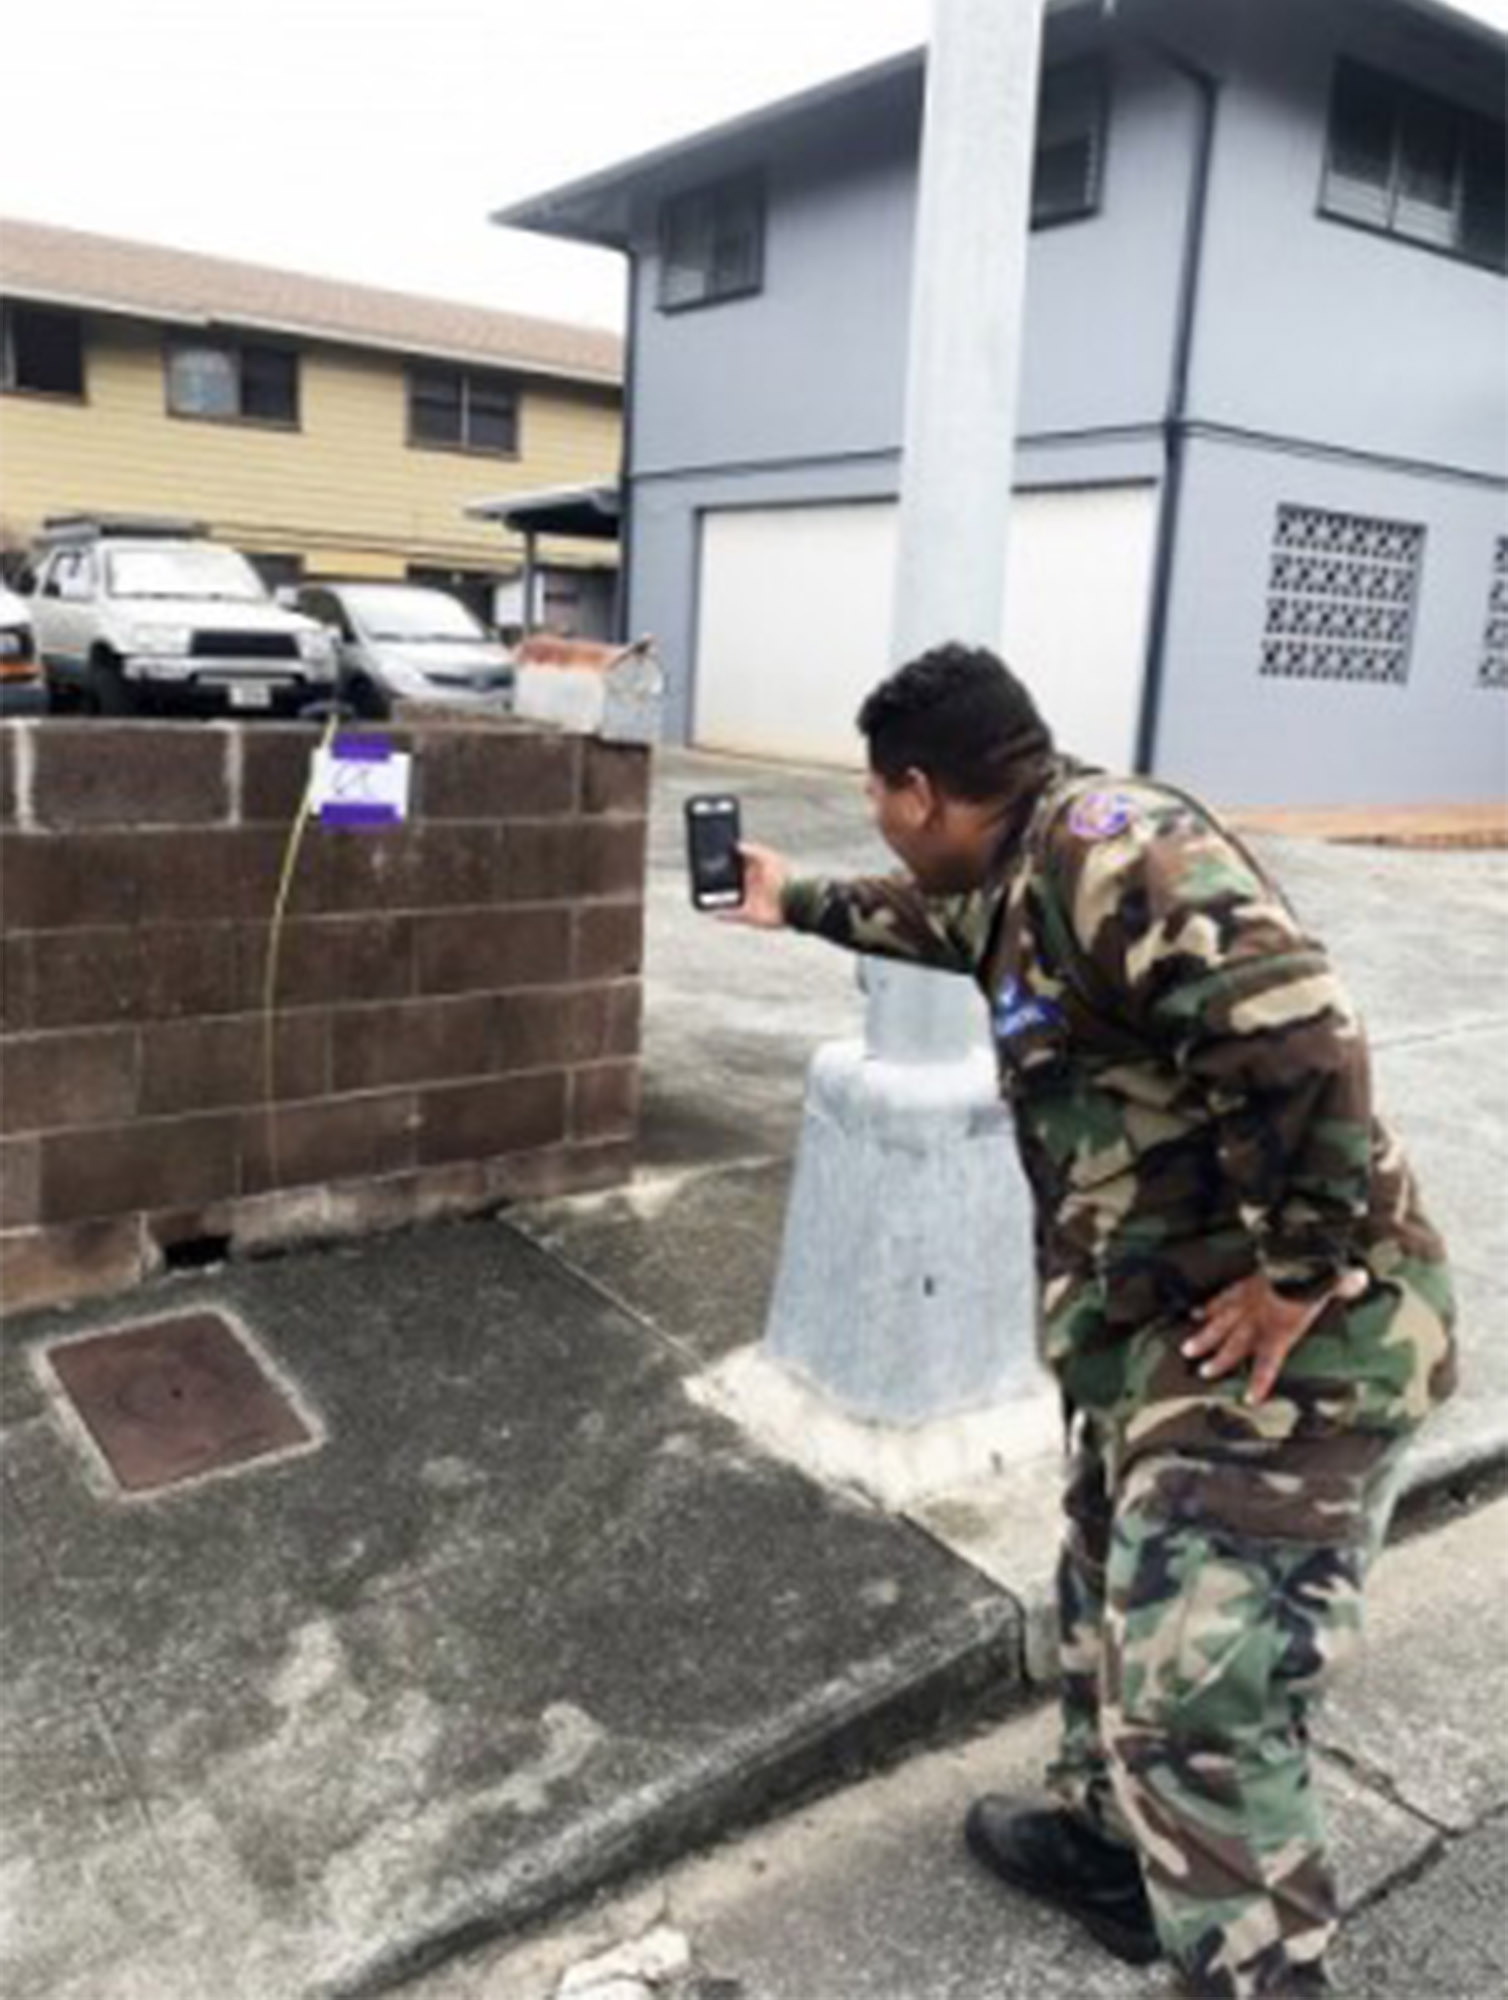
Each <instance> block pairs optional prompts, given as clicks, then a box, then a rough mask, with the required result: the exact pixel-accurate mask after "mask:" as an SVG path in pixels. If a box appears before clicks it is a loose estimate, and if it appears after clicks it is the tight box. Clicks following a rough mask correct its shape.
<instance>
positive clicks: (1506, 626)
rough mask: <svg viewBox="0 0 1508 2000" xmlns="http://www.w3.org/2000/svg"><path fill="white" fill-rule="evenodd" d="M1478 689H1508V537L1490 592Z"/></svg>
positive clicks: (1497, 556)
mask: <svg viewBox="0 0 1508 2000" xmlns="http://www.w3.org/2000/svg"><path fill="white" fill-rule="evenodd" d="M1477 685H1478V687H1488V688H1504V689H1508V535H1499V536H1498V538H1497V547H1496V549H1495V550H1494V551H1493V558H1492V582H1491V583H1490V584H1489V585H1488V589H1487V625H1486V629H1485V630H1484V632H1483V634H1482V660H1481V664H1480V666H1479V667H1478V668H1477Z"/></svg>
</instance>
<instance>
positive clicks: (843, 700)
mask: <svg viewBox="0 0 1508 2000" xmlns="http://www.w3.org/2000/svg"><path fill="white" fill-rule="evenodd" d="M1156 514H1157V490H1156V488H1155V487H1153V486H1108V487H1075V488H1072V489H1068V490H1064V491H1061V492H1054V493H1023V494H1019V495H1018V496H1017V498H1016V502H1015V505H1014V508H1013V510H1012V516H1011V550H1010V579H1009V583H1008V586H1007V592H1006V607H1007V608H1006V648H1005V649H1006V653H1007V656H1008V658H1009V659H1010V661H1011V664H1012V666H1013V667H1014V668H1015V669H1016V671H1017V672H1018V673H1019V674H1020V675H1021V676H1022V678H1023V679H1024V680H1026V681H1027V682H1028V684H1029V685H1030V687H1031V688H1032V691H1033V693H1034V694H1035V695H1036V698H1037V700H1038V702H1039V704H1040V705H1041V708H1042V711H1043V713H1044V715H1045V716H1046V717H1047V719H1048V721H1049V722H1050V723H1051V725H1052V727H1053V729H1054V731H1055V732H1056V734H1057V736H1058V740H1059V741H1060V742H1061V743H1062V744H1063V746H1064V748H1065V749H1071V750H1073V751H1074V752H1075V753H1076V754H1078V755H1079V756H1083V757H1088V758H1090V759H1092V760H1094V761H1095V762H1099V763H1104V764H1108V765H1111V766H1114V767H1119V768H1124V767H1126V766H1127V765H1129V763H1130V761H1131V757H1132V754H1133V752H1134V749H1135V742H1136V719H1137V713H1138V709H1139V706H1140V700H1141V681H1142V664H1143V657H1144V648H1145V644H1146V618H1147V606H1148V601H1149V596H1150V587H1151V569H1152V550H1153V540H1154V534H1155V529H1156ZM895 520H896V509H895V505H894V503H893V502H891V501H866V502H856V503H842V504H822V505H816V506H800V507H759V508H730V509H726V510H721V511H717V512H712V513H708V514H705V515H704V516H703V517H702V533H701V558H700V561H701V574H700V579H699V598H698V603H699V611H698V625H697V654H696V681H695V696H694V707H693V716H692V729H693V738H694V740H695V742H696V743H698V744H699V745H700V746H701V747H703V748H704V749H709V750H732V751H737V752H741V753H743V754H745V755H749V756H763V757H776V758H789V759H793V760H797V761H811V762H814V763H831V764H846V765H857V764H859V763H860V762H861V761H862V745H861V743H860V740H859V738H858V737H857V735H856V734H855V731H854V714H855V712H856V710H857V709H858V706H859V703H860V702H861V701H862V700H863V698H864V695H865V694H866V693H867V692H868V690H869V689H870V688H871V687H872V686H873V685H874V683H875V681H876V680H878V679H879V677H880V676H881V674H882V673H883V672H884V670H885V664H886V661H887V659H888V657H889V643H890V596H891V572H892V568H893V565H894V561H895ZM939 636H942V635H939Z"/></svg>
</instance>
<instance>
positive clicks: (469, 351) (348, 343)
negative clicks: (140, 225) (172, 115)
mask: <svg viewBox="0 0 1508 2000" xmlns="http://www.w3.org/2000/svg"><path fill="white" fill-rule="evenodd" d="M0 296H4V297H5V298H8V299H23V300H26V301H28V302H29V303H31V304H34V305H46V306H58V307H61V308H63V309H64V310H66V311H69V312H88V313H100V314H103V315H105V316H107V317H109V318H111V319H137V320H149V321H153V322H155V323H158V324H161V325H163V326H177V327H189V328H197V329H200V330H202V331H206V332H208V331H212V330H215V329H220V330H233V329H238V328H239V329H245V330H247V331H250V332H252V333H269V334H280V335H283V336H284V337H285V338H291V339H298V340H310V341H319V342H321V343H322V344H324V345H325V346H328V347H354V348H359V349H370V350H372V351H373V352H375V353H380V354H400V355H413V356H414V357H415V358H416V359H419V360H423V361H451V362H458V363H463V364H465V365H466V366H468V367H474V368H499V369H502V370H504V371H505V372H509V373H512V374H515V375H530V376H535V377H538V378H541V379H543V380H546V381H552V382H580V383H584V384H587V385H589V386H590V387H592V388H603V389H621V388H622V386H623V374H622V370H621V369H600V368H585V367H582V368H573V367H567V366H566V365H565V364H564V363H562V362H558V361H553V362H552V361H534V360H530V359H529V358H528V357H527V356H524V355H512V354H500V353H499V352H498V350H497V349H496V348H474V347H463V346H457V345H449V346H447V345H445V344H444V343H441V342H428V341H415V340H394V339H391V338H389V337H387V336H384V335H382V334H367V333H356V332H347V331H345V330H344V329H341V328H338V327H329V326H321V325H320V324H319V323H318V322H317V321H312V320H300V319H291V318H285V317H283V316H281V315H272V316H269V315H267V314H264V313H237V312H190V311H188V310H187V309H185V308H182V307H174V306H163V305H154V304H152V303H151V302H150V301H147V300H140V299H118V298H108V297H102V296H100V295H99V294H98V293H84V292H70V291H68V290H66V289H65V288H62V287H58V286H52V285H43V284H38V283H36V282H35V281H28V280H26V279H22V280H21V281H19V282H14V281H12V280H10V279H8V278H6V277H4V276H3V274H0Z"/></svg>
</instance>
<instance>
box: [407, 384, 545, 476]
mask: <svg viewBox="0 0 1508 2000" xmlns="http://www.w3.org/2000/svg"><path fill="white" fill-rule="evenodd" d="M408 441H409V443H410V444H412V445H427V446H432V447H434V448H435V449H437V450H441V451H479V452H487V453H489V454H490V455H491V456H492V457H494V458H516V457H517V456H518V388H517V385H516V384H515V383H514V382H513V381H512V380H511V379H510V378H509V377H508V376H506V375H492V374H488V373H486V372H485V371H484V370H482V369H479V368H438V367H417V368H411V369H410V370H409V376H408Z"/></svg>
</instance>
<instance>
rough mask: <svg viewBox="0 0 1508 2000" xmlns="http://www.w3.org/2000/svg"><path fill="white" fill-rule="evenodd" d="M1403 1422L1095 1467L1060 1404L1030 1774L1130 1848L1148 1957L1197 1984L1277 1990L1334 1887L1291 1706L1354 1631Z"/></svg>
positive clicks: (1311, 1941)
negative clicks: (1151, 1931) (1053, 1540)
mask: <svg viewBox="0 0 1508 2000" xmlns="http://www.w3.org/2000/svg"><path fill="white" fill-rule="evenodd" d="M1402 1453H1403V1441H1401V1440H1398V1439H1392V1438H1387V1437H1379V1436H1375V1435H1365V1434H1358V1433H1340V1434H1337V1435H1336V1436H1335V1437H1334V1438H1332V1439H1320V1440H1315V1439H1309V1440H1304V1441H1303V1442H1295V1441H1288V1442H1284V1443H1280V1444H1262V1443H1255V1442H1254V1443H1252V1444H1249V1445H1242V1446H1239V1447H1233V1448H1231V1449H1229V1450H1227V1449H1226V1448H1224V1447H1222V1448H1221V1450H1220V1451H1219V1453H1218V1454H1215V1453H1211V1454H1208V1455H1206V1454H1202V1453H1197V1452H1188V1451H1177V1452H1162V1453H1157V1454H1152V1455H1149V1456H1148V1457H1146V1458H1143V1459H1139V1460H1137V1461H1135V1462H1134V1463H1133V1464H1132V1465H1131V1466H1130V1467H1129V1468H1128V1469H1127V1470H1126V1471H1125V1472H1124V1474H1119V1473H1118V1472H1117V1469H1116V1466H1115V1451H1114V1440H1113V1437H1112V1435H1111V1434H1110V1433H1109V1432H1108V1430H1107V1429H1106V1427H1104V1426H1102V1425H1100V1424H1097V1423H1096V1422H1094V1421H1093V1420H1091V1419H1087V1418H1085V1417H1082V1416H1081V1417H1080V1418H1079V1419H1078V1437H1077V1441H1076V1448H1075V1451H1074V1454H1073V1458H1072V1462H1071V1466H1070V1471H1069V1479H1068V1487H1067V1492H1066V1495H1065V1511H1066V1514H1067V1532H1066V1536H1065V1540H1064V1545H1063V1551H1062V1556H1061V1559H1060V1563H1059V1573H1058V1611H1059V1628H1060V1647H1061V1664H1062V1674H1063V1681H1062V1696H1061V1700H1062V1742H1061V1747H1060V1754H1059V1756H1058V1759H1057V1761H1056V1762H1055V1763H1054V1765H1053V1766H1052V1768H1051V1770H1050V1772H1049V1782H1050V1783H1051V1784H1052V1785H1053V1787H1054V1789H1055V1790H1056V1791H1057V1793H1058V1795H1059V1796H1060V1797H1061V1798H1063V1799H1064V1800H1065V1801H1066V1802H1067V1803H1068V1804H1070V1805H1071V1806H1072V1807H1074V1808H1075V1809H1076V1810H1078V1811H1080V1812H1082V1813H1084V1814H1085V1815H1086V1816H1087V1817H1089V1818H1090V1819H1091V1820H1092V1821H1093V1822H1094V1823H1095V1824H1096V1825H1097V1826H1098V1827H1099V1828H1100V1829H1101V1830H1102V1831H1103V1832H1105V1833H1106V1834H1107V1835H1109V1836H1110V1837H1111V1838H1113V1839H1118V1840H1121V1841H1124V1842H1126V1843H1127V1844H1129V1845H1132V1846H1134V1847H1135V1848H1136V1849H1137V1851H1138V1854H1139V1856H1140V1858H1141V1863H1142V1873H1143V1877H1144V1879H1145V1882H1146V1886H1147V1892H1148V1896H1149V1899H1150V1901H1151V1904H1152V1911H1153V1915H1154V1918H1155V1920H1156V1924H1157V1930H1158V1935H1159V1938H1160V1939H1161V1942H1162V1945H1163V1948H1164V1950H1165V1951H1166V1952H1167V1954H1168V1957H1169V1958H1170V1959H1171V1960H1172V1962H1173V1963H1174V1964H1175V1965H1176V1966H1177V1967H1178V1968H1179V1970H1180V1971H1181V1972H1182V1973H1183V1974H1184V1976H1185V1977H1186V1978H1187V1979H1189V1980H1190V1982H1191V1983H1192V1984H1193V1985H1194V1987H1195V1989H1196V1990H1197V1991H1199V1992H1202V1993H1209V1994H1228V1995H1235V1996H1245V1995H1247V1994H1265V1993H1281V1992H1282V1991H1283V1990H1284V1986H1285V1984H1286V1980H1287V1975H1288V1974H1289V1972H1290V1971H1291V1970H1292V1969H1293V1968H1294V1967H1295V1966H1298V1965H1301V1964H1305V1963H1307V1962H1310V1961H1313V1960H1316V1959H1318V1958H1320V1957H1321V1955H1322V1954H1323V1953H1324V1950H1325V1948H1326V1945H1327V1944H1328V1943H1329V1941H1330V1938H1331V1935H1332V1934H1333V1932H1334V1929H1335V1925H1336V1918H1337V1902H1336V1891H1335V1883H1334V1878H1333V1876H1332V1873H1331V1870H1330V1865H1329V1862H1328V1860H1327V1857H1326V1851H1325V1836H1324V1829H1323V1827H1322V1825H1321V1822H1320V1815H1319V1806H1318V1801H1317V1799H1316V1797H1315V1792H1314V1786H1313V1783H1312V1781H1311V1776H1310V1771H1309V1758H1308V1735H1307V1716H1308V1711H1309V1707H1310V1704H1311V1703H1312V1701H1313V1699H1314V1697H1315V1696H1316V1695H1317V1694H1318V1693H1319V1692H1320V1690H1321V1689H1322V1688H1323V1686H1324V1685H1325V1683H1326V1682H1327V1681H1328V1679H1329V1677H1330V1676H1331V1674H1332V1673H1333V1672H1334V1670H1335V1667H1336V1666H1337V1664H1338V1663H1339V1662H1340V1660H1341V1659H1342V1658H1343V1657H1344V1655H1345V1654H1346V1653H1347V1652H1348V1651H1349V1650H1350V1649H1351V1647H1352V1646H1353V1645H1354V1643H1355V1639H1356V1635H1357V1633H1358V1631H1359V1627H1360V1601H1361V1587H1362V1581H1363V1578H1364V1576H1365V1573H1366V1570H1367V1567H1368V1565H1369V1563H1370V1561H1371V1559H1372V1557H1373V1556H1374V1555H1375V1553H1376V1551H1377V1549H1378V1548H1379V1547H1380V1546H1381V1543H1382V1539H1383V1536H1384V1534H1385V1533H1386V1529H1387V1521H1388V1517H1389V1514H1390V1513H1391V1510H1392V1502H1393V1499H1394V1497H1395V1495H1396V1492H1397V1481H1398V1472H1399V1465H1400V1460H1401V1458H1402Z"/></svg>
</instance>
